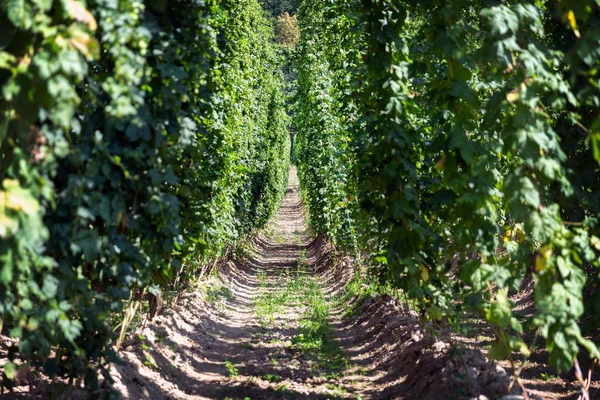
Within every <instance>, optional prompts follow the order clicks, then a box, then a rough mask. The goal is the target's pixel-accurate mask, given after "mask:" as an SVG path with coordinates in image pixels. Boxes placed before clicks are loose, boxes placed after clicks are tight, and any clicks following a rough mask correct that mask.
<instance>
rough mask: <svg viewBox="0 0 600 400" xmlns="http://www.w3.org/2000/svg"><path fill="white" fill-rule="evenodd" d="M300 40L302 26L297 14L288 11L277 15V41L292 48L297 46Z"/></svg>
mask: <svg viewBox="0 0 600 400" xmlns="http://www.w3.org/2000/svg"><path fill="white" fill-rule="evenodd" d="M299 40H300V28H299V27H298V18H296V15H290V14H289V13H288V12H287V11H286V12H284V13H283V14H281V15H280V16H278V17H277V43H279V44H282V45H284V46H287V47H290V48H296V45H297V44H298V41H299Z"/></svg>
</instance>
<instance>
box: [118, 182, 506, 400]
mask: <svg viewBox="0 0 600 400" xmlns="http://www.w3.org/2000/svg"><path fill="white" fill-rule="evenodd" d="M298 190H299V187H298V180H297V176H296V173H295V171H294V170H292V171H291V174H290V183H289V186H288V191H287V194H286V197H285V199H284V200H283V203H282V205H281V208H280V210H279V214H278V216H277V218H276V219H275V220H274V221H273V222H272V224H271V225H270V226H269V227H268V229H266V230H265V232H263V233H262V234H260V235H259V236H258V237H256V238H254V239H253V240H252V241H249V242H248V243H246V244H245V245H244V246H240V248H239V249H238V250H237V251H236V253H235V254H234V255H233V256H232V257H231V261H228V262H226V263H223V264H222V265H220V266H219V270H218V274H215V275H214V276H212V277H211V278H210V279H208V280H206V281H204V282H203V283H202V285H201V287H198V288H190V290H189V292H188V293H187V295H186V296H185V297H184V298H183V299H181V300H180V301H179V303H178V305H177V306H176V307H174V308H173V309H172V310H168V311H167V312H165V313H163V315H160V316H158V317H157V318H155V319H154V321H153V322H152V324H151V325H150V326H148V327H146V328H145V329H144V330H143V331H142V332H141V333H142V335H140V336H138V337H136V338H135V339H131V340H129V341H128V342H126V343H125V344H124V350H123V351H122V357H123V359H124V360H125V363H124V364H123V365H120V366H117V367H116V368H115V370H114V374H113V376H114V378H115V380H116V384H115V385H114V388H115V389H116V390H117V391H118V392H119V393H120V394H121V395H122V397H124V398H126V399H132V400H138V399H153V400H155V399H232V400H233V399H240V400H246V399H253V400H257V399H365V400H366V399H444V400H447V399H459V398H460V399H463V398H468V399H486V398H487V397H485V396H483V397H479V395H480V394H486V395H489V396H490V397H491V398H497V397H498V394H499V393H505V391H506V388H507V387H508V383H509V379H508V377H507V375H506V373H505V372H504V370H503V369H502V368H500V367H499V366H498V365H496V364H495V363H492V362H488V361H487V360H486V359H485V357H484V356H483V355H482V353H481V352H479V351H471V350H465V351H462V350H459V349H453V348H452V346H451V345H450V343H449V342H448V340H447V339H443V338H440V337H438V335H437V334H435V335H434V334H431V332H430V331H428V330H427V328H426V327H423V326H422V324H421V323H420V321H419V318H418V316H417V315H416V314H415V313H414V312H412V311H410V310H409V309H408V308H407V307H406V305H403V304H402V303H401V302H400V301H399V300H398V297H397V296H390V295H379V294H376V293H375V292H365V289H364V285H365V284H364V280H362V279H359V280H356V281H353V280H352V277H353V275H354V271H355V269H354V268H353V267H352V264H353V263H354V262H353V261H352V260H349V259H348V258H343V257H341V256H336V255H335V252H334V251H333V249H332V248H331V247H330V246H329V245H328V244H327V243H325V242H324V241H323V240H321V239H319V238H314V237H312V236H311V235H310V234H309V233H308V230H307V225H306V218H305V217H306V216H305V214H304V210H303V208H302V204H301V200H300V197H299V192H298ZM351 287H353V289H352V290H350V289H346V288H351ZM347 294H350V295H347ZM457 355H458V356H457ZM457 357H458V358H457ZM465 371H466V372H465Z"/></svg>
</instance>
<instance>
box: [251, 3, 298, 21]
mask: <svg viewBox="0 0 600 400" xmlns="http://www.w3.org/2000/svg"><path fill="white" fill-rule="evenodd" d="M260 2H261V3H262V5H263V8H264V9H265V10H267V11H268V12H270V13H271V15H272V16H273V18H276V17H277V16H278V15H281V14H283V13H285V12H287V13H290V14H296V10H297V8H298V0H260Z"/></svg>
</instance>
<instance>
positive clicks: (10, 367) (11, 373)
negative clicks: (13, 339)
mask: <svg viewBox="0 0 600 400" xmlns="http://www.w3.org/2000/svg"><path fill="white" fill-rule="evenodd" d="M16 373H17V367H16V365H15V364H13V363H12V362H11V361H7V362H6V364H4V375H6V377H7V378H8V379H10V380H13V379H15V375H16Z"/></svg>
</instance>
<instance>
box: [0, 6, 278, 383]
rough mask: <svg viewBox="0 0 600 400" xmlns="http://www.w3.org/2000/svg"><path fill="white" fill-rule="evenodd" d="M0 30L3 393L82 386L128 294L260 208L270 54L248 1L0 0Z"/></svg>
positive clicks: (267, 33) (192, 257)
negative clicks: (6, 344)
mask: <svg viewBox="0 0 600 400" xmlns="http://www.w3.org/2000/svg"><path fill="white" fill-rule="evenodd" d="M0 26H2V28H1V29H0V333H1V334H2V335H6V336H9V337H11V338H13V339H16V340H15V341H14V342H13V343H14V345H13V346H12V347H11V348H10V350H9V353H8V354H9V357H8V358H9V359H8V360H3V361H2V363H3V365H2V371H3V376H2V379H3V380H2V386H5V387H10V386H12V385H13V384H14V383H15V382H14V379H15V378H16V376H17V375H18V372H19V371H21V370H23V369H24V368H26V369H27V370H28V371H30V373H31V374H33V375H34V376H36V375H39V374H43V376H44V377H46V378H48V379H52V380H55V379H56V378H59V379H61V380H63V381H65V380H68V381H69V382H77V383H82V382H85V385H86V386H87V387H88V388H90V389H92V390H94V389H95V388H97V387H98V384H99V377H100V376H101V375H104V378H106V379H109V375H108V366H109V364H110V363H111V362H113V361H115V360H116V352H115V347H114V344H115V340H117V338H118V337H119V336H120V337H121V339H122V337H123V334H124V333H125V331H126V329H127V324H128V322H130V321H131V318H132V313H135V311H136V310H137V309H138V308H137V307H138V306H139V305H140V304H141V302H142V300H144V299H146V298H148V296H150V297H151V298H156V297H157V296H159V295H160V293H161V292H173V291H177V290H181V288H182V287H185V286H186V285H184V283H186V282H190V281H192V280H194V279H196V278H197V277H198V275H199V273H200V272H201V271H204V270H205V269H206V268H205V267H206V265H211V262H212V261H213V260H215V259H217V258H219V257H221V256H222V255H223V253H224V252H225V251H226V248H227V247H228V246H231V245H233V244H235V242H236V241H237V240H238V239H239V238H240V237H241V236H244V235H246V234H248V233H250V232H252V231H253V230H255V229H258V228H261V227H263V226H264V225H265V224H266V223H267V221H268V220H269V218H270V217H271V215H272V214H273V213H274V212H275V210H276V207H277V205H278V203H279V201H280V200H281V198H282V196H283V195H284V193H285V185H286V182H287V173H288V162H289V135H288V132H287V128H286V124H287V114H286V107H285V97H284V92H283V76H282V72H281V68H280V64H281V59H282V55H281V51H280V49H279V46H277V45H275V44H274V40H273V35H274V33H273V27H272V23H271V22H270V20H269V19H268V17H266V16H265V14H264V12H263V10H262V8H261V6H260V4H259V3H258V0H225V1H216V0H208V1H184V0H176V1H169V2H167V1H165V0H133V1H131V0H87V1H80V0H7V1H3V2H2V3H1V4H0ZM125 307H127V312H124V309H125Z"/></svg>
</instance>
